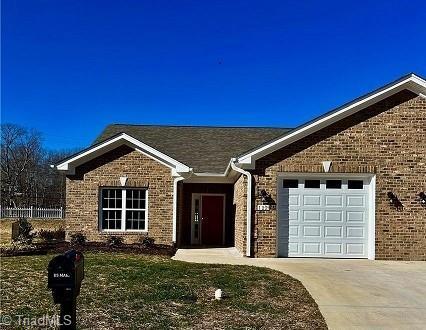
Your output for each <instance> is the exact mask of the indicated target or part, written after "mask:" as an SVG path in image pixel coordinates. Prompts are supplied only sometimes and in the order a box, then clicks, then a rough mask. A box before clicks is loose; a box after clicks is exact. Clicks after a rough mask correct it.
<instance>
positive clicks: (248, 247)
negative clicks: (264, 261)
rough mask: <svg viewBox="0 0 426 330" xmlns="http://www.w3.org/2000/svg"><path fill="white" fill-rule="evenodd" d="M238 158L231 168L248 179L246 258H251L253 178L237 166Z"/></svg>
mask: <svg viewBox="0 0 426 330" xmlns="http://www.w3.org/2000/svg"><path fill="white" fill-rule="evenodd" d="M236 161H237V160H236V158H232V159H231V168H232V169H233V170H234V171H235V172H238V173H241V174H242V175H245V176H246V177H247V228H246V229H247V232H246V236H247V242H246V256H247V257H250V256H251V254H250V252H251V189H252V177H251V173H250V172H249V171H245V170H243V169H241V168H239V167H238V166H237V165H235V162H236Z"/></svg>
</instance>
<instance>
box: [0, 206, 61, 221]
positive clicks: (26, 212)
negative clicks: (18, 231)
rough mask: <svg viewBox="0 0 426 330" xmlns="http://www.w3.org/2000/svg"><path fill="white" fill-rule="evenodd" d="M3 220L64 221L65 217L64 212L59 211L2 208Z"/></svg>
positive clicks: (37, 208)
mask: <svg viewBox="0 0 426 330" xmlns="http://www.w3.org/2000/svg"><path fill="white" fill-rule="evenodd" d="M0 215H1V216H0V217H1V218H32V219H36V218H39V219H40V218H43V219H46V218H48V219H62V218H63V217H64V210H63V209H62V207H61V208H59V209H46V208H40V207H32V206H31V207H28V208H22V207H0Z"/></svg>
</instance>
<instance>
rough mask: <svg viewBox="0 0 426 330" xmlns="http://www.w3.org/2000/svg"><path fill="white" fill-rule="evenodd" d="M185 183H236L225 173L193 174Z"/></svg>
mask: <svg viewBox="0 0 426 330" xmlns="http://www.w3.org/2000/svg"><path fill="white" fill-rule="evenodd" d="M185 183H234V180H233V178H232V177H230V176H228V175H226V174H224V173H223V174H220V173H192V174H191V176H190V177H188V178H186V179H185Z"/></svg>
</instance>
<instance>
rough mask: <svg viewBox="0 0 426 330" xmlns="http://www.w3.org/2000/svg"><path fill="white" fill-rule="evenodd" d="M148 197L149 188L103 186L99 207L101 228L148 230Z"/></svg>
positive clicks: (107, 229)
mask: <svg viewBox="0 0 426 330" xmlns="http://www.w3.org/2000/svg"><path fill="white" fill-rule="evenodd" d="M147 199H148V190H147V189H140V188H125V189H123V188H102V189H101V201H100V203H101V205H100V206H101V207H100V208H99V209H100V222H101V230H106V231H109V230H115V231H144V230H147V228H148V226H147V224H148V214H147V211H148V210H147V207H148V200H147Z"/></svg>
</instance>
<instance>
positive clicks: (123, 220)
mask: <svg viewBox="0 0 426 330" xmlns="http://www.w3.org/2000/svg"><path fill="white" fill-rule="evenodd" d="M104 189H121V208H103V207H102V190H104ZM129 189H139V190H145V208H144V209H129V210H130V211H145V229H126V211H127V208H126V196H127V195H126V194H127V190H129ZM148 195H149V189H148V188H138V187H123V188H121V187H101V188H100V191H99V201H98V205H99V207H98V215H99V216H98V218H99V231H100V232H105V233H147V232H148V228H149V227H148V226H149V223H148V214H149V213H148V206H149V196H148ZM103 210H107V211H108V210H116V211H121V229H103V228H102V211H103Z"/></svg>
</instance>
